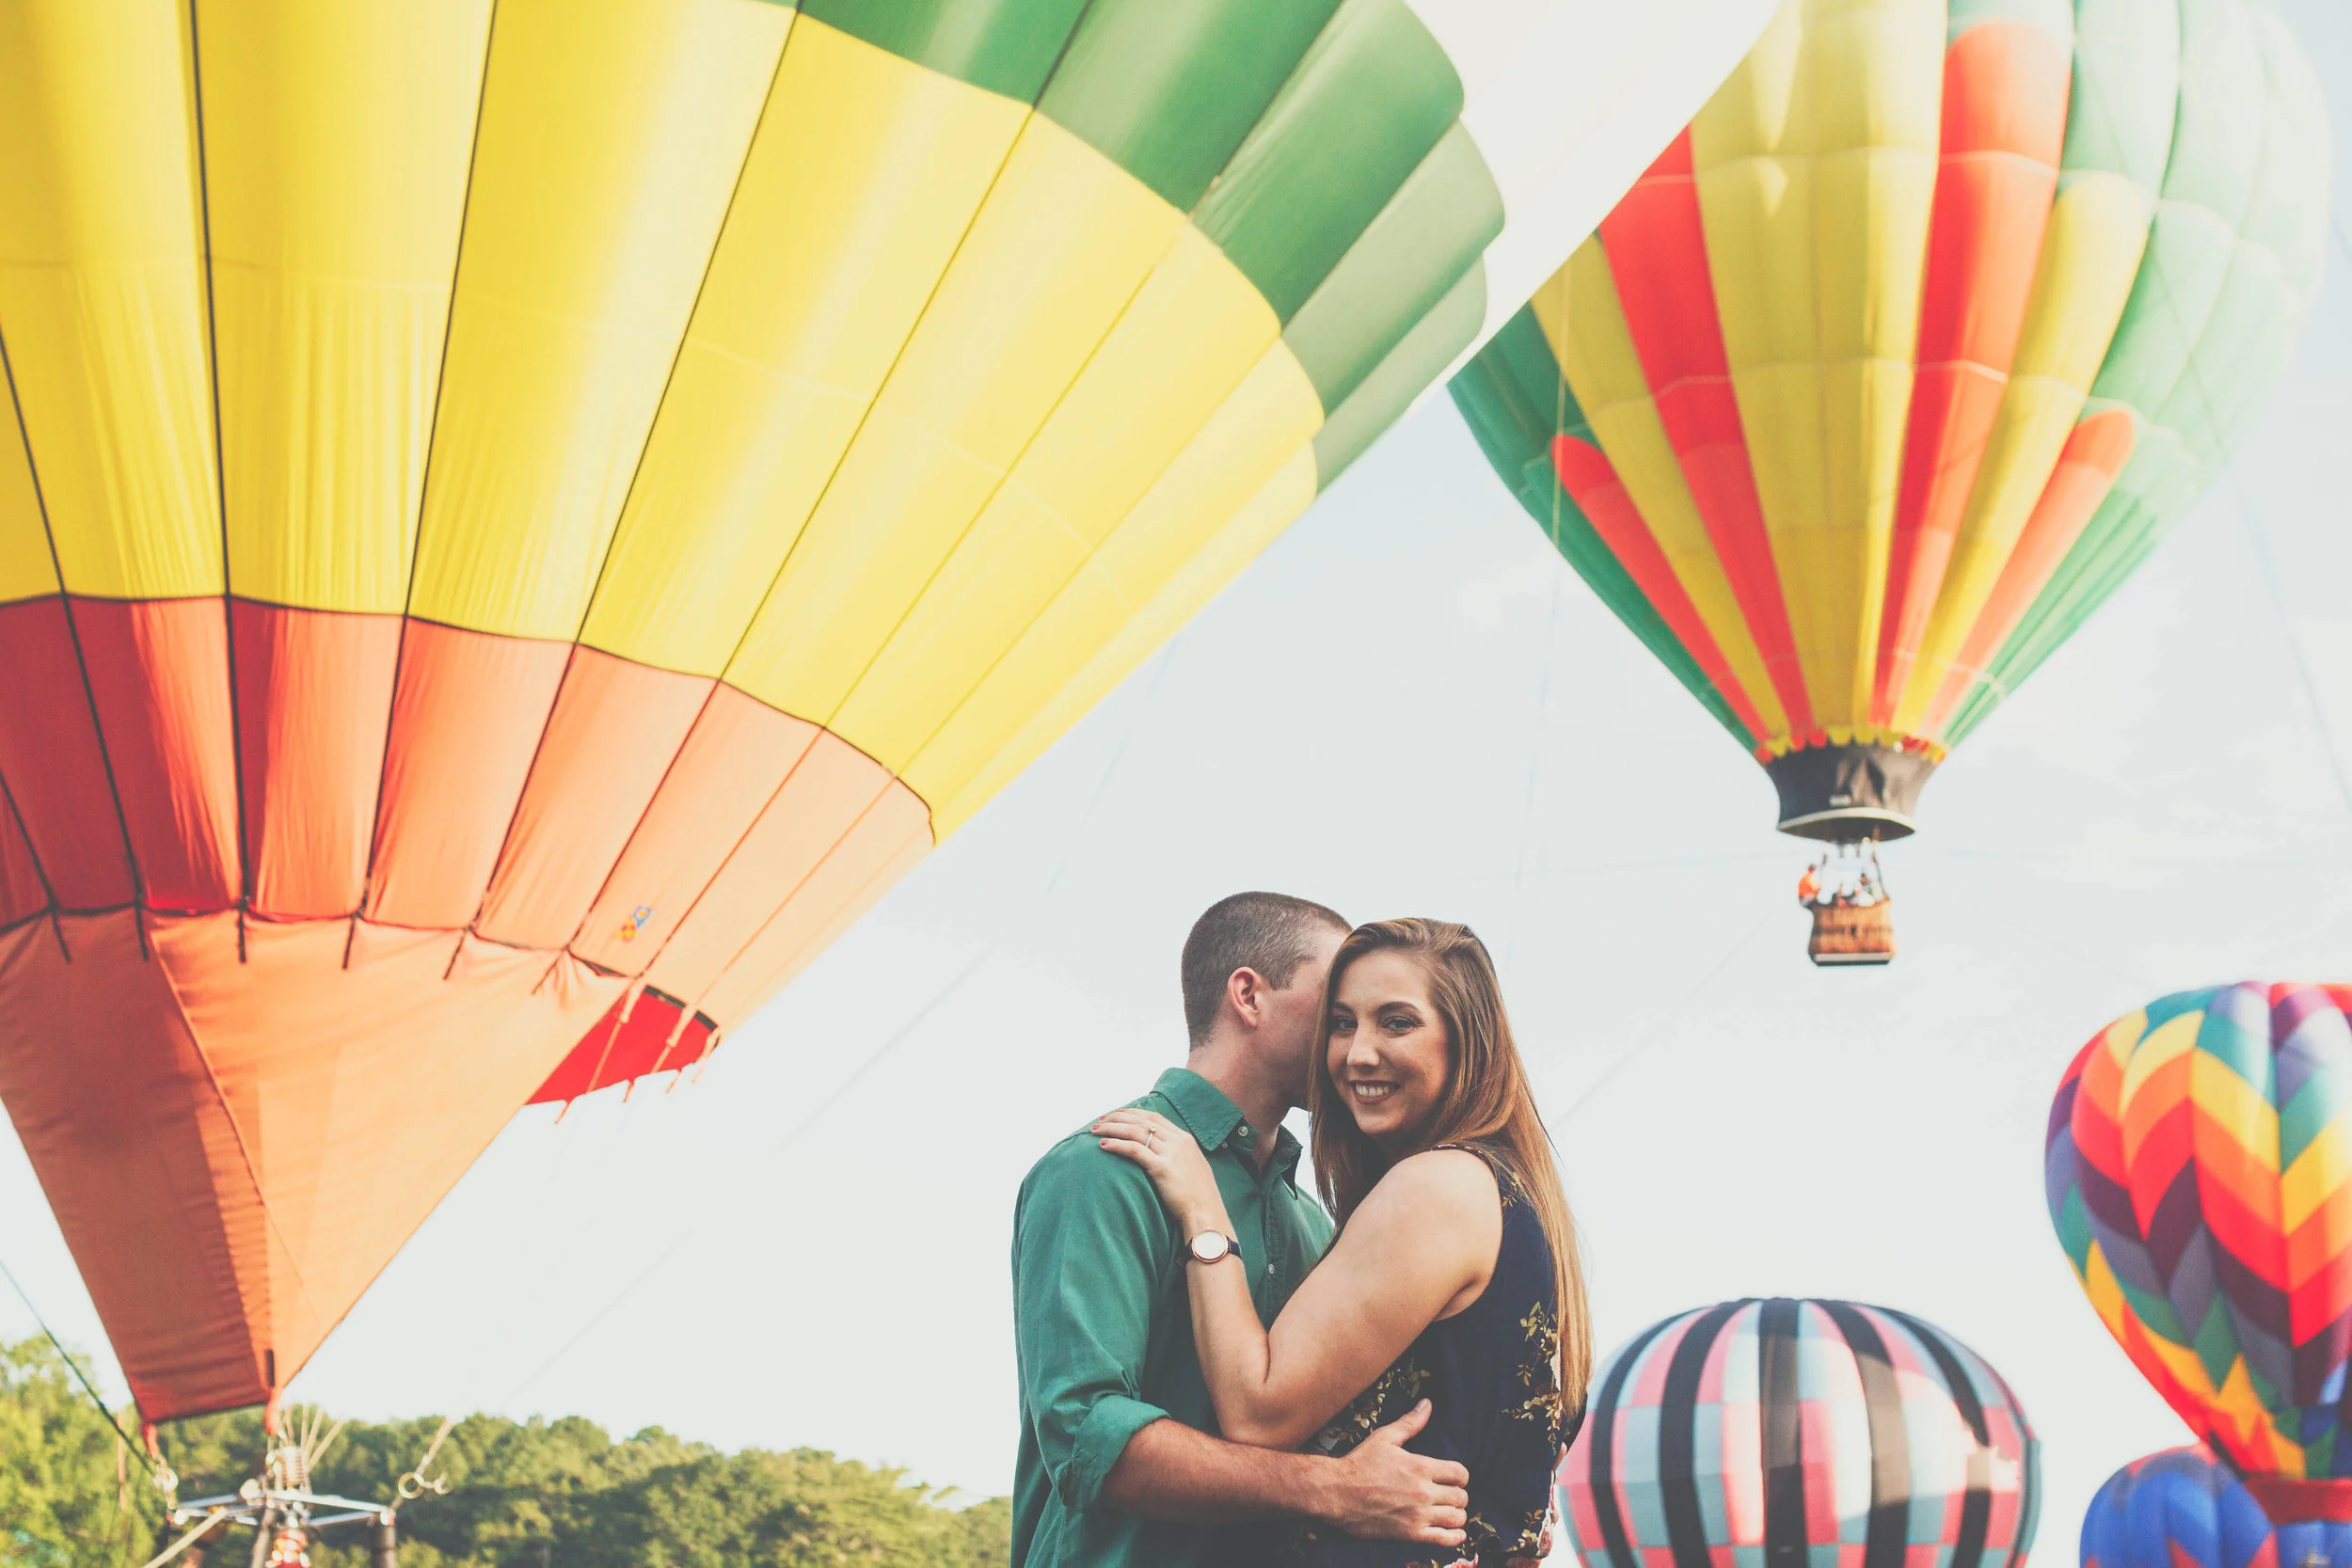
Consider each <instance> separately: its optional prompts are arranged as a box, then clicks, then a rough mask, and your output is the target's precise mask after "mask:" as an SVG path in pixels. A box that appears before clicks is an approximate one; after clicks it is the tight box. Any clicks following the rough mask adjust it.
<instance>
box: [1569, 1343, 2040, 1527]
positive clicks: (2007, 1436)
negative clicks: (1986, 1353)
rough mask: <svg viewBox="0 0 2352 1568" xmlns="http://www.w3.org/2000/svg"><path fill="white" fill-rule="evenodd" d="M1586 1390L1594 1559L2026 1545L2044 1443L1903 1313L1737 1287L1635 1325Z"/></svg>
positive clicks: (2006, 1399)
mask: <svg viewBox="0 0 2352 1568" xmlns="http://www.w3.org/2000/svg"><path fill="white" fill-rule="evenodd" d="M1592 1386H1593V1390H1594V1391H1593V1395H1592V1400H1591V1403H1590V1405H1589V1407H1588V1408H1587V1410H1586V1412H1585V1418H1584V1424H1583V1428H1582V1430H1581V1431H1580V1432H1579V1433H1578V1434H1577V1438H1576V1441H1575V1442H1574V1443H1573V1444H1572V1445H1571V1446H1570V1447H1569V1449H1568V1455H1567V1458H1566V1460H1565V1462H1564V1463H1563V1465H1562V1466H1561V1472H1560V1504H1561V1507H1560V1513H1561V1517H1562V1518H1563V1519H1564V1520H1565V1522H1566V1524H1567V1528H1568V1534H1569V1538H1570V1540H1571V1541H1573V1542H1574V1544H1575V1546H1576V1551H1577V1554H1578V1555H1579V1556H1580V1557H1581V1558H1582V1559H1583V1560H1584V1561H1585V1562H1586V1563H1587V1564H1588V1565H1590V1568H1657V1565H1658V1564H1661V1563H1673V1564H1676V1565H1677V1568H1680V1565H1685V1564H1692V1565H1696V1564H1706V1563H1722V1562H1739V1561H1746V1560H1750V1559H1749V1557H1748V1555H1747V1554H1748V1553H1749V1552H1751V1551H1754V1550H1756V1549H1757V1548H1761V1551H1762V1556H1761V1557H1760V1559H1757V1560H1761V1561H1765V1562H1781V1561H1794V1562H1804V1561H1815V1562H1820V1561H1833V1560H1834V1561H1836V1562H1841V1563H1851V1564H1860V1565H1861V1568H1901V1565H1903V1564H1907V1563H1918V1562H1923V1561H1925V1562H1932V1563H1933V1564H1935V1568H1995V1565H2001V1564H2008V1565H2012V1568H2013V1565H2015V1564H2018V1563H2021V1562H2023V1561H2024V1560H2025V1556H2026V1548H2027V1547H2029V1546H2031V1545H2032V1544H2033V1533H2034V1525H2035V1519H2036V1513H2037V1510H2038V1508H2039V1505H2040V1497H2041V1457H2040V1452H2039V1447H2038V1445H2037V1443H2036V1441H2035V1439H2034V1435H2033V1429H2032V1427H2031V1426H2029V1425H2028V1424H2027V1423H2026V1415H2025V1411H2024V1410H2023V1408H2021V1407H2020V1406H2019V1404H2018V1402H2017V1400H2016V1397H2015V1396H2014V1395H2013V1394H2011V1393H2010V1390H2009V1386H2008V1385H2007V1384H2006V1383H2004V1382H2002V1381H2001V1377H2000V1374H1999V1373H1997V1372H1995V1371H1994V1370H1993V1369H1992V1368H1991V1367H1989V1366H1987V1365H1986V1364H1985V1363H1984V1362H1983V1361H1982V1360H1980V1359H1979V1358H1978V1357H1977V1355H1976V1354H1974V1353H1973V1352H1971V1351H1970V1350H1968V1349H1967V1348H1966V1347H1965V1346H1963V1345H1962V1344H1961V1343H1960V1342H1959V1341H1957V1340H1955V1339H1953V1338H1951V1337H1950V1336H1948V1335H1947V1334H1945V1333H1944V1332H1943V1331H1942V1330H1940V1329H1937V1328H1935V1327H1934V1326H1932V1325H1931V1324H1929V1323H1923V1322H1921V1321H1920V1320H1919V1319H1917V1318H1915V1317H1912V1316H1910V1315H1909V1314H1907V1313H1902V1312H1897V1311H1894V1310H1891V1309H1889V1308H1887V1307H1866V1306H1863V1305H1860V1304H1858V1303H1854V1302H1845V1301H1816V1300H1804V1301H1792V1300H1789V1299H1787V1298H1785V1297H1782V1298H1774V1299H1771V1300H1764V1301H1757V1300H1753V1299H1750V1300H1743V1301H1727V1302H1724V1303H1722V1304H1721V1305H1719V1306H1715V1307H1700V1308H1697V1309H1695V1310H1692V1311H1690V1312H1685V1313H1682V1314H1681V1315H1680V1316H1678V1317H1673V1318H1668V1319H1666V1320H1665V1321H1664V1322H1662V1323H1655V1324H1653V1325H1651V1326H1650V1327H1649V1328H1647V1329H1645V1330H1644V1331H1643V1332H1642V1333H1641V1334H1639V1335H1637V1336H1635V1337H1634V1338H1632V1339H1631V1340H1630V1341H1629V1342H1628V1343H1627V1344H1625V1345H1624V1346H1622V1347H1620V1348H1619V1349H1618V1350H1617V1351H1616V1352H1615V1353H1614V1354H1613V1355H1611V1356H1610V1357H1609V1358H1608V1360H1607V1361H1605V1362H1604V1363H1603V1364H1602V1366H1601V1368H1600V1369H1599V1371H1598V1373H1597V1375H1596V1376H1595V1378H1594V1380H1593V1385H1592ZM1833 1554H1834V1555H1833ZM1923 1554H1932V1555H1923Z"/></svg>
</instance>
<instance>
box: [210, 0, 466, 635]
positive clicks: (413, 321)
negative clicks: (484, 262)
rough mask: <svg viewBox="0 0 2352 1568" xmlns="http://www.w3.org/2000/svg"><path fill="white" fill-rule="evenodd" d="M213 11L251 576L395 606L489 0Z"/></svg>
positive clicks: (224, 348) (278, 4)
mask: <svg viewBox="0 0 2352 1568" xmlns="http://www.w3.org/2000/svg"><path fill="white" fill-rule="evenodd" d="M197 18H198V35H199V44H200V48H199V52H198V64H199V76H200V78H201V80H200V82H199V87H200V89H201V91H202V93H203V103H204V123H203V130H204V169H205V189H206V193H207V197H208V201H207V213H208V223H209V225H210V229H209V232H210V238H211V243H212V247H213V266H212V279H213V295H214V303H213V309H214V332H215V342H216V344H217V348H218V353H219V356H220V364H219V397H220V447H221V467H222V478H223V483H224V486H225V490H226V494H227V498H228V506H229V511H228V515H229V580H230V589H231V591H232V592H234V593H237V594H242V595H244V596H246V597H247V598H253V599H260V600H262V601H264V602H267V603H271V604H281V605H292V606H298V607H301V608H304V609H312V610H372V611H376V612H379V613H394V614H396V613H398V612H399V610H400V609H401V606H402V602H403V600H404V599H405V596H406V591H407V582H408V562H409V551H410V549H411V547H412V546H413V543H414V528H415V522H416V516H417V507H418V502H419V500H420V499H421V495H422V491H423V484H424V464H425V451H426V446H427V439H428V437H429V436H430V434H431V428H432V421H433V397H434V389H435V387H436V385H437V382H438V379H439V375H440V367H441V347H442V338H443V334H444V332H445V330H446V328H447V325H448V322H449V303H450V284H451V277H452V273H453V269H454V267H455V265H456V259H457V243H458V230H459V229H460V227H461V226H462V224H463V222H464V216H465V208H466V179H467V171H468V166H469V161H470V158H471V154H472V150H473V140H474V119H475V112H476V109H477V108H478V106H479V104H480V103H481V96H482V60H483V52H484V50H485V46H486V45H487V43H488V40H489V24H490V7H489V4H488V0H422V3H414V4H407V5H403V6H399V7H386V6H322V5H317V4H314V3H313V0H239V3H235V4H224V3H221V0H204V3H201V4H199V6H198V7H197Z"/></svg>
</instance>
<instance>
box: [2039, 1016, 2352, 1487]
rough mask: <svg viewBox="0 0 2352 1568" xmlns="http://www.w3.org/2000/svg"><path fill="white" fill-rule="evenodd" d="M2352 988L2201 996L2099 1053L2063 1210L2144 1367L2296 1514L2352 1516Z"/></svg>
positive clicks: (2065, 1108)
mask: <svg viewBox="0 0 2352 1568" xmlns="http://www.w3.org/2000/svg"><path fill="white" fill-rule="evenodd" d="M2347 1007H2352V987H2348V986H2307V985H2264V984H2260V983H2253V982H2249V983H2247V984H2243V985H2234V986H2217V987H2213V988H2211V989H2209V990H2189V991H2181V992H2178V993H2177V994H2175V995H2171V996H2167V997H2164V998H2162V999H2160V1000H2158V1001H2155V1002H2152V1003H2150V1004H2149V1005H2148V1006H2146V1007H2144V1008H2142V1009H2140V1010H2139V1011H2138V1012H2136V1013H2134V1014H2132V1015H2131V1016H2130V1017H2128V1018H2124V1019H2120V1020H2118V1021H2117V1022H2114V1023H2113V1024H2110V1025H2109V1026H2108V1027H2107V1028H2106V1030H2104V1031H2102V1032H2101V1033H2100V1034H2099V1036H2098V1037H2096V1038H2094V1039H2092V1040H2091V1041H2090V1044H2088V1045H2086V1046H2084V1047H2083V1049H2082V1051H2081V1053H2079V1054H2077V1055H2076V1056H2075V1058H2074V1062H2073V1063H2072V1065H2070V1066H2069V1067H2068V1068H2067V1069H2066V1075H2065V1077H2064V1078H2063V1079H2062V1080H2061V1081H2060V1082H2059V1085H2058V1098H2057V1100H2056V1101H2054V1102H2053V1103H2052V1105H2051V1107H2050V1128H2049V1138H2048V1145H2047V1165H2046V1170H2045V1180H2046V1184H2047V1185H2046V1194H2047V1197H2048V1200H2049V1206H2050V1219H2051V1223H2052V1224H2053V1225H2055V1226H2056V1227H2058V1241H2059V1243H2060V1244H2061V1245H2063V1246H2064V1247H2065V1249H2066V1256H2067V1258H2068V1259H2069V1260H2070V1261H2071V1262H2073V1264H2074V1273H2075V1275H2076V1276H2077V1277H2078V1278H2079V1279H2080V1280H2081V1281H2082V1286H2083V1289H2084V1291H2086V1292H2087V1293H2088V1294H2089V1295H2090V1303H2091V1306H2092V1307H2095V1308H2096V1309H2097V1311H2098V1314H2099V1319H2100V1321H2101V1322H2102V1323H2106V1326H2107V1331H2108V1332H2109V1333H2111V1334H2113V1335H2114V1336H2115V1338H2116V1340H2117V1342H2118V1343H2120V1344H2121V1345H2122V1347H2123V1352H2124V1354H2127V1355H2129V1356H2130V1357H2131V1359H2132V1364H2133V1365H2134V1366H2136V1367H2137V1368H2138V1369H2139V1370H2140V1372H2141V1373H2142V1374H2143V1375H2144V1376H2145V1377H2146V1378H2147V1379H2148V1381H2149V1382H2150V1383H2152V1384H2153V1385H2154V1386H2155V1387H2156V1390H2157V1391H2158V1392H2159V1393H2161V1394H2162V1395H2163V1396H2164V1398H2165V1400H2166V1402H2168V1403H2169V1404H2170V1405H2171V1406H2172V1408H2173V1409H2174V1410H2175V1411H2177V1412H2178V1413H2179V1414H2180V1417H2181V1418H2182V1419H2183V1420H2185V1421H2186V1422H2187V1423H2188V1424H2189V1427H2190V1430H2192V1431H2194V1432H2195V1433H2197V1434H2198V1435H2199V1436H2200V1437H2201V1439H2203V1440H2204V1441H2205V1442H2206V1443H2207V1444H2209V1445H2210V1446H2211V1447H2212V1448H2213V1449H2214V1450H2215V1451H2216V1452H2217V1453H2218V1454H2220V1455H2222V1456H2223V1457H2224V1458H2226V1459H2227V1460H2228V1461H2229V1463H2230V1464H2231V1465H2233V1467H2235V1468H2236V1469H2237V1470H2238V1471H2239V1472H2240V1473H2242V1474H2243V1475H2244V1476H2245V1477H2246V1478H2247V1484H2248V1486H2249V1489H2250V1490H2251V1491H2252V1492H2253V1494H2254V1496H2255V1497H2256V1498H2257V1499H2259V1500H2260V1501H2261V1503H2262V1505H2263V1507H2264V1509H2265V1511H2266V1512H2267V1513H2269V1515H2270V1517H2271V1518H2272V1519H2273V1520H2274V1521H2276V1522H2278V1523H2280V1524H2286V1523H2288V1522H2291V1521H2296V1520H2307V1519H2315V1518H2328V1519H2337V1520H2352V1441H2347V1438H2348V1437H2352V1424H2348V1423H2347V1421H2346V1416H2347V1414H2352V1403H2347V1402H2346V1398H2345V1395H2346V1386H2345V1375H2344V1374H2345V1370H2346V1364H2347V1361H2352V1020H2347V1018H2346V1017H2345V1010H2346V1008H2347Z"/></svg>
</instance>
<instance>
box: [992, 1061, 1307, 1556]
mask: <svg viewBox="0 0 2352 1568" xmlns="http://www.w3.org/2000/svg"><path fill="white" fill-rule="evenodd" d="M1135 1103H1136V1104H1137V1105H1140V1106H1143V1107H1144V1108H1145V1109H1147V1110H1152V1111H1157V1112H1158V1113H1159V1114H1160V1115H1162V1116H1164V1117H1168V1119H1169V1120H1171V1121H1174V1122H1176V1123H1178V1124H1179V1125H1180V1126H1182V1127H1184V1130H1185V1131H1187V1132H1190V1133H1191V1134H1192V1135H1193V1137H1194V1138H1195V1139H1196V1140H1198V1141H1199V1143H1200V1147H1201V1148H1203V1149H1204V1150H1206V1151H1207V1152H1208V1156H1209V1164H1210V1167H1211V1168H1212V1169H1214V1170H1215V1171H1216V1184H1217V1187H1218V1190H1219V1191H1221V1192H1222V1193H1223V1194H1224V1195H1225V1212H1226V1213H1227V1214H1228V1215H1229V1216H1231V1218H1232V1222H1233V1230H1234V1239H1235V1240H1236V1241H1238V1242H1240V1243H1241V1256H1242V1260H1243V1263H1244V1265H1245V1266H1246V1267H1247V1268H1248V1270H1249V1293H1250V1295H1251V1297H1252V1298H1253V1299H1255V1301H1256V1302H1257V1304H1258V1316H1259V1318H1260V1319H1261V1320H1262V1321H1263V1322H1264V1323H1268V1324H1271V1323H1273V1322H1274V1317H1275V1314H1276V1313H1278V1312H1279V1311H1280V1310H1281V1309H1282V1304H1283V1303H1284V1302H1286V1301H1288V1300H1289V1299H1290V1297H1291V1292H1292V1291H1295V1290H1296V1289H1297V1288H1298V1282H1299V1280H1300V1279H1302V1278H1304V1277H1305V1276H1306V1273H1307V1270H1308V1269H1309V1268H1311V1266H1313V1264H1314V1261H1315V1259H1318V1258H1320V1257H1321V1256H1322V1255H1323V1249H1324V1248H1325V1247H1326V1246H1327V1245H1329V1244H1330V1241H1331V1222H1330V1220H1329V1219H1328V1218H1327V1216H1326V1215H1325V1214H1324V1212H1323V1210H1322V1208H1321V1206H1320V1205H1318V1204H1317V1203H1316V1202H1315V1201H1314V1199H1313V1198H1311V1197H1310V1196H1307V1195H1306V1194H1305V1193H1302V1192H1300V1191H1299V1190H1298V1184H1297V1172H1298V1155H1299V1148H1298V1140H1297V1139H1296V1138H1294V1137H1292V1136H1291V1134H1290V1133H1289V1132H1287V1131H1283V1132H1277V1133H1276V1135H1275V1145H1274V1156H1273V1158H1272V1159H1270V1160H1268V1161H1267V1162H1266V1166H1265V1170H1264V1172H1263V1174H1261V1172H1260V1171H1259V1169H1258V1163H1257V1160H1256V1158H1255V1154H1256V1150H1255V1148H1253V1147H1252V1143H1251V1139H1252V1134H1251V1132H1250V1130H1249V1124H1248V1122H1247V1121H1245V1120H1243V1119H1242V1114H1241V1112H1240V1110H1239V1109H1238V1108H1237V1107H1236V1106H1235V1105H1234V1104H1233V1102H1232V1101H1231V1100H1228V1099H1227V1098H1226V1097H1225V1095H1224V1094H1223V1092H1222V1091H1220V1090H1219V1089H1218V1088H1217V1087H1216V1085H1213V1084H1211V1083H1210V1082H1209V1081H1208V1080H1207V1079H1205V1078H1203V1077H1201V1076H1200V1074H1199V1073H1196V1072H1188V1071H1186V1070H1185V1069H1183V1068H1174V1069H1169V1070H1168V1071H1167V1072H1164V1073H1162V1074H1161V1075H1160V1081H1159V1082H1158V1083H1157V1084H1156V1085H1152V1092H1151V1093H1150V1094H1148V1095H1145V1096H1144V1097H1143V1098H1142V1099H1141V1100H1138V1101H1135ZM1189 1239H1190V1238H1188V1237H1184V1236H1180V1235H1178V1234H1177V1231H1176V1223H1175V1221H1174V1220H1172V1219H1170V1218H1169V1217H1168V1212H1167V1211H1166V1210H1165V1209H1163V1208H1162V1207H1161V1206H1160V1200H1159V1196H1158V1195H1157V1194H1155V1193H1153V1192H1152V1180H1151V1178H1149V1177H1147V1176H1146V1175H1144V1174H1143V1171H1142V1169H1141V1167H1139V1166H1137V1165H1136V1164H1133V1163H1131V1162H1129V1161H1126V1160H1122V1159H1120V1157H1119V1156H1117V1155H1115V1154H1106V1153H1104V1151H1103V1150H1102V1148H1099V1147H1098V1146H1097V1143H1096V1140H1095V1137H1094V1135H1093V1134H1092V1133H1090V1132H1076V1133H1073V1134H1072V1135H1071V1136H1069V1137H1067V1138H1064V1139H1063V1140H1062V1141H1061V1142H1060V1143H1057V1144H1056V1145H1055V1146H1054V1147H1053V1148H1050V1149H1048V1150H1047V1151H1046V1154H1045V1157H1044V1158H1043V1159H1041V1160H1040V1161H1039V1162H1038V1163H1037V1164H1036V1165H1034V1166H1033V1167H1031V1169H1030V1171H1029V1175H1028V1178H1027V1180H1025V1181H1023V1182H1022V1183H1021V1197H1020V1201H1019V1203H1018V1205H1017V1206H1016V1207H1015V1209H1014V1210H1013V1219H1012V1314H1013V1338H1014V1341H1015V1347H1016V1349H1017V1352H1018V1354H1019V1360H1020V1376H1021V1452H1020V1457H1019V1459H1018V1461H1017V1462H1016V1465H1015V1469H1014V1472H1013V1526H1012V1563H1013V1568H1064V1565H1073V1568H1074V1565H1080V1564H1083V1565H1084V1568H1124V1565H1127V1564H1134V1565H1136V1568H1189V1565H1193V1564H1200V1565H1203V1568H1206V1565H1208V1564H1213V1563H1216V1562H1218V1561H1221V1560H1225V1558H1226V1556H1227V1554H1226V1553H1223V1552H1220V1551H1218V1550H1217V1540H1218V1537H1219V1534H1220V1531H1218V1530H1217V1529H1216V1528H1214V1527H1209V1526H1202V1525H1180V1524H1168V1523H1164V1522H1161V1521H1158V1520H1152V1519H1139V1518H1137V1517H1136V1516H1135V1515H1133V1514H1131V1513H1120V1511H1118V1510H1117V1509H1114V1508H1112V1507H1110V1506H1109V1505H1108V1504H1106V1503H1103V1502H1101V1501H1099V1500H1098V1499H1099V1496H1100V1494H1101V1492H1102V1490H1103V1481H1104V1477H1106V1476H1108V1475H1109V1474H1110V1471H1111V1466H1112V1465H1116V1464H1117V1463H1118V1462H1119V1456H1120V1453H1122V1452H1124V1451H1125V1449H1126V1447H1127V1440H1128V1439H1129V1438H1130V1437H1133V1436H1134V1435H1135V1434H1136V1433H1137V1432H1139V1431H1140V1430H1142V1429H1143V1428H1144V1427H1147V1426H1149V1425H1151V1424H1152V1422H1153V1421H1156V1420H1159V1419H1161V1418H1170V1419H1174V1420H1178V1421H1182V1422H1183V1423H1184V1425H1186V1426H1189V1427H1198V1428H1200V1430H1201V1431H1203V1432H1212V1433H1213V1432H1215V1431H1216V1410H1215V1408H1214V1407H1212V1406H1211V1404H1210V1402H1209V1388H1208V1385H1207V1383H1206V1382H1204V1381H1203V1380H1202V1378H1201V1375H1200V1359H1199V1358H1198V1357H1197V1356H1196V1355H1195V1354H1193V1348H1192V1307H1191V1299H1190V1297H1189V1296H1188V1295H1187V1294H1186V1287H1185V1280H1184V1266H1185V1265H1184V1259H1185V1258H1186V1256H1187V1253H1186V1246H1185V1243H1187V1242H1188V1241H1189ZM1218 1266H1219V1267H1222V1268H1230V1267H1232V1265H1231V1264H1220V1265H1218Z"/></svg>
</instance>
